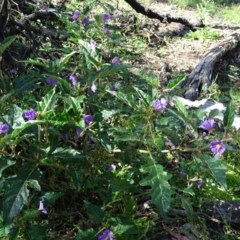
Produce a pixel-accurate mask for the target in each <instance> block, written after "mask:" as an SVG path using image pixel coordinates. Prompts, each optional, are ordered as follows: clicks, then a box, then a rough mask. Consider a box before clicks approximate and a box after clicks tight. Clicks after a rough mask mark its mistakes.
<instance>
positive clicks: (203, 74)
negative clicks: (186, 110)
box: [182, 31, 240, 100]
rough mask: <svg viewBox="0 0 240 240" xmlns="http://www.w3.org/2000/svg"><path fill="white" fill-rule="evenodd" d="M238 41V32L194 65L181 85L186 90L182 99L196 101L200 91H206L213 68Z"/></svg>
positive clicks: (239, 32)
mask: <svg viewBox="0 0 240 240" xmlns="http://www.w3.org/2000/svg"><path fill="white" fill-rule="evenodd" d="M239 41H240V31H238V32H235V33H233V34H231V35H230V36H228V37H226V38H225V39H223V40H222V41H221V42H220V43H218V44H217V45H215V46H214V47H213V48H211V49H210V51H209V52H207V53H206V54H205V55H204V56H203V58H202V59H201V61H200V62H199V63H198V64H197V65H196V67H195V68H194V69H193V71H192V72H191V73H190V75H189V76H188V77H187V78H186V79H185V81H184V82H183V83H182V87H184V88H187V90H186V91H185V93H184V97H185V98H187V99H190V100H196V99H197V98H198V96H199V95H200V92H201V91H202V90H206V89H207V88H208V87H209V86H210V85H211V83H212V80H211V77H212V72H213V68H214V65H215V63H216V62H218V61H219V60H220V59H221V58H222V57H223V56H224V55H225V54H226V53H227V52H229V51H231V50H233V49H234V48H236V47H237V45H238V43H239Z"/></svg>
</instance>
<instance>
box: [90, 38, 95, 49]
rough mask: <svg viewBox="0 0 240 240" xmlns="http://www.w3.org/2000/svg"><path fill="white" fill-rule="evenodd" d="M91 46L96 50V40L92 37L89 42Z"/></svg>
mask: <svg viewBox="0 0 240 240" xmlns="http://www.w3.org/2000/svg"><path fill="white" fill-rule="evenodd" d="M89 48H90V49H91V50H95V48H96V42H95V41H94V40H92V39H91V40H90V42H89Z"/></svg>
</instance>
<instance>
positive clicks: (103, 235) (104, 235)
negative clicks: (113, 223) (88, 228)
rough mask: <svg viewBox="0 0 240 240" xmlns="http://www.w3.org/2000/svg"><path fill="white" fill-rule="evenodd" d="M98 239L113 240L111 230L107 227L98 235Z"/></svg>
mask: <svg viewBox="0 0 240 240" xmlns="http://www.w3.org/2000/svg"><path fill="white" fill-rule="evenodd" d="M98 240H114V239H113V232H112V231H111V230H109V229H106V230H104V231H103V232H101V233H100V234H99V235H98Z"/></svg>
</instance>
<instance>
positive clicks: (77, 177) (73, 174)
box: [68, 169, 83, 191]
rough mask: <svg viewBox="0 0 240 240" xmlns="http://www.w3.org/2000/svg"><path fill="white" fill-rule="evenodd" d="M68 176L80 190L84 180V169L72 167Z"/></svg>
mask: <svg viewBox="0 0 240 240" xmlns="http://www.w3.org/2000/svg"><path fill="white" fill-rule="evenodd" d="M68 176H69V177H70V178H71V179H72V181H73V184H74V186H75V187H76V189H77V190H78V191H80V189H81V186H82V182H83V171H82V170H75V169H70V170H69V173H68Z"/></svg>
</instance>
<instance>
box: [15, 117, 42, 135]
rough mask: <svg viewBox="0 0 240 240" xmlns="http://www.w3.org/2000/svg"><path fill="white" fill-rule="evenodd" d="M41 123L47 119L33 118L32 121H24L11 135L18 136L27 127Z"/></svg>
mask: <svg viewBox="0 0 240 240" xmlns="http://www.w3.org/2000/svg"><path fill="white" fill-rule="evenodd" d="M40 123H45V121H43V120H32V121H27V122H24V123H23V124H22V125H20V126H18V127H16V128H15V129H14V130H13V131H12V133H11V136H12V137H13V138H15V137H18V136H19V135H20V133H21V132H22V131H24V130H25V129H27V128H28V127H31V126H34V125H38V124H40Z"/></svg>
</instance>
